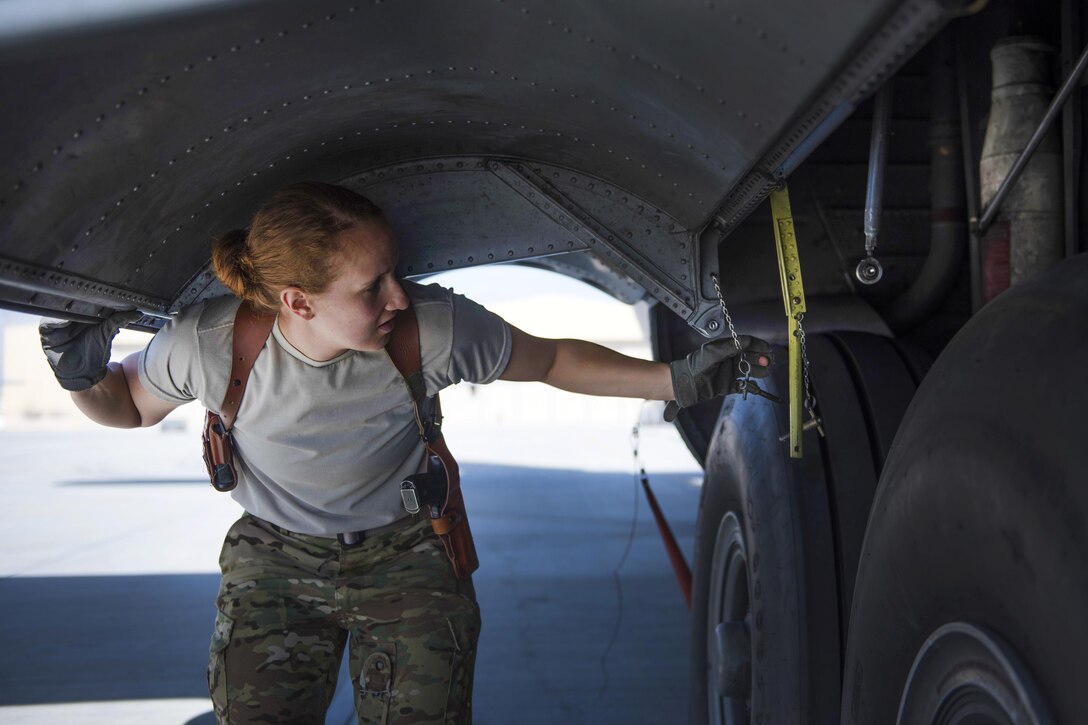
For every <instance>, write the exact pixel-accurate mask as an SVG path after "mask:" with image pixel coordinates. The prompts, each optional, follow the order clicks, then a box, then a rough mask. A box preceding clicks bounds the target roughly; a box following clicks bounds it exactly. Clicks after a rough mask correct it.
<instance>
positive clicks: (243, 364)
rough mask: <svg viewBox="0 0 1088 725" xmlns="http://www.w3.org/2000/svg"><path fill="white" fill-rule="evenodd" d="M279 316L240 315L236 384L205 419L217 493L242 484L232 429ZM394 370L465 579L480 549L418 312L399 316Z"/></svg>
mask: <svg viewBox="0 0 1088 725" xmlns="http://www.w3.org/2000/svg"><path fill="white" fill-rule="evenodd" d="M275 320H276V317H275V315H272V314H268V313H264V312H259V311H257V310H256V309H254V308H253V306H252V305H250V304H249V303H248V302H243V303H242V304H241V305H240V306H239V307H238V311H237V312H236V313H235V317H234V337H233V341H232V352H231V360H232V362H231V371H230V380H229V381H228V383H227V392H226V395H224V397H223V404H222V406H220V410H221V412H220V413H213V412H211V411H210V410H209V411H208V412H207V415H206V416H205V420H204V434H203V437H202V438H203V444H204V465H205V466H206V467H207V469H208V478H209V479H210V480H211V484H212V486H213V487H214V488H215V489H216V490H217V491H230V490H231V489H233V488H234V487H235V486H237V485H238V474H237V471H236V470H235V467H234V450H233V447H232V441H231V430H232V429H233V427H234V420H235V418H236V417H237V416H238V409H239V408H240V407H241V405H242V395H243V394H244V393H245V391H246V383H248V382H249V374H250V372H251V371H252V370H253V363H254V362H256V360H257V356H258V355H259V354H260V353H261V349H262V348H263V347H264V343H265V341H266V340H267V339H268V335H269V333H271V331H272V325H273V323H274V322H275ZM386 351H387V352H388V353H389V357H390V359H391V360H392V361H393V365H395V366H396V368H397V371H398V372H399V373H400V374H401V377H402V378H404V383H405V385H406V386H407V387H408V394H409V395H410V396H411V398H412V406H413V408H414V409H415V417H416V424H417V426H418V427H419V437H420V439H421V440H422V441H423V445H424V447H425V448H426V451H427V455H426V459H427V460H430V457H431V456H437V457H438V459H439V460H440V461H441V462H442V468H443V469H444V471H445V479H446V496H445V500H444V502H443V504H442V506H441V507H440V508H439V510H438V514H439V515H438V516H437V517H436V516H432V517H431V527H432V528H433V529H434V532H435V533H436V534H437V535H438V537H439V538H440V539H441V540H442V545H443V546H444V547H445V549H446V555H447V556H449V559H450V561H451V562H452V563H453V570H454V573H455V575H456V576H457V578H459V579H463V578H465V577H467V576H469V575H470V574H472V572H474V571H476V569H477V567H479V565H480V562H479V559H478V558H477V556H476V547H475V544H473V541H472V531H471V530H470V529H469V525H468V516H467V515H466V513H465V501H464V498H463V497H462V495H461V476H460V472H459V470H458V468H457V461H456V460H454V458H453V454H451V453H450V450H449V448H448V447H447V446H446V440H445V438H443V437H442V408H441V404H440V403H439V400H438V395H437V394H435V395H433V396H430V397H428V396H427V388H426V385H425V384H424V382H423V360H422V358H421V356H420V350H419V325H418V323H417V321H416V313H415V309H414V308H412V307H408V308H407V309H406V310H404V311H403V312H401V313H399V314H398V315H397V317H396V324H395V326H394V328H393V333H392V335H391V336H390V340H389V344H388V345H387V347H386Z"/></svg>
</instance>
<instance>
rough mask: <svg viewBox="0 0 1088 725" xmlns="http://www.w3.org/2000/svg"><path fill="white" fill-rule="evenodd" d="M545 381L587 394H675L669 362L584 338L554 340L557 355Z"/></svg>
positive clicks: (665, 396)
mask: <svg viewBox="0 0 1088 725" xmlns="http://www.w3.org/2000/svg"><path fill="white" fill-rule="evenodd" d="M543 382H545V383H547V384H548V385H551V386H554V387H556V388H559V389H561V390H568V391H570V392H572V393H584V394H586V395H611V396H616V397H621V398H645V399H647V400H672V398H673V397H674V396H673V390H672V377H671V376H670V374H669V366H668V364H667V363H662V362H653V361H651V360H640V359H638V358H633V357H628V356H627V355H623V354H622V353H618V352H616V351H615V350H610V349H608V348H607V347H602V346H601V345H597V344H595V343H592V342H586V341H585V340H555V358H554V360H553V361H552V364H551V367H550V368H549V370H548V372H547V374H546V375H545V376H544V378H543Z"/></svg>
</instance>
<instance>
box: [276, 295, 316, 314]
mask: <svg viewBox="0 0 1088 725" xmlns="http://www.w3.org/2000/svg"><path fill="white" fill-rule="evenodd" d="M280 303H282V305H283V306H284V307H285V308H286V309H287V310H288V311H289V312H290V313H291V314H293V315H295V316H297V317H299V318H301V319H303V320H311V319H313V317H314V309H313V306H312V304H311V303H312V300H311V299H310V297H309V296H308V295H307V294H306V292H305V291H304V290H303V289H301V288H300V287H285V288H284V289H283V291H281V292H280Z"/></svg>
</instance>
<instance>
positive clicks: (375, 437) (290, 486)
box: [139, 282, 511, 536]
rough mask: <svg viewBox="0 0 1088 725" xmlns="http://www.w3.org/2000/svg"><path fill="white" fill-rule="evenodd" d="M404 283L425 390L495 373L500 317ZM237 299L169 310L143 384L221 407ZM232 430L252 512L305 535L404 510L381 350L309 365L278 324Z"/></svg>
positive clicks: (399, 401) (401, 413)
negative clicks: (416, 322)
mask: <svg viewBox="0 0 1088 725" xmlns="http://www.w3.org/2000/svg"><path fill="white" fill-rule="evenodd" d="M404 288H405V291H406V292H407V293H408V296H409V297H410V298H411V299H412V303H413V305H414V307H415V309H416V317H417V318H418V320H419V338H420V353H421V357H422V362H423V377H424V380H425V382H426V385H427V393H428V395H431V394H434V393H437V392H438V391H439V390H441V389H443V388H445V387H447V386H449V385H453V384H455V383H458V382H460V381H462V380H467V381H469V382H474V383H489V382H491V381H492V380H495V379H496V378H498V377H499V375H501V374H502V372H503V371H504V370H505V369H506V364H507V362H509V360H510V346H511V335H510V327H509V326H508V325H507V324H506V323H505V322H504V321H503V320H502V318H500V317H499V316H497V315H495V314H493V313H491V312H489V311H488V310H486V309H485V308H484V307H482V306H480V305H478V304H476V303H475V302H473V301H472V300H469V299H468V298H466V297H463V296H462V295H458V294H455V293H453V292H452V291H451V290H448V289H445V288H443V287H439V286H438V285H433V284H432V285H427V286H423V285H419V284H416V283H412V282H405V283H404ZM239 304H240V302H239V300H238V299H236V298H234V297H220V298H216V299H212V300H208V301H206V302H203V303H201V304H197V305H193V306H192V307H188V308H186V309H184V310H182V311H181V312H180V313H178V315H177V316H175V317H174V318H173V319H172V320H170V321H169V322H168V323H167V324H166V325H165V326H164V327H163V328H162V330H160V331H159V332H158V334H156V335H155V337H154V338H153V339H152V340H151V342H150V343H149V344H148V346H147V348H146V349H145V350H144V351H143V353H142V354H141V356H140V363H139V374H140V382H141V383H143V385H144V387H145V388H147V390H148V391H150V392H151V393H152V394H153V395H155V396H156V397H159V398H161V399H163V400H166V401H170V402H173V403H184V402H188V401H190V400H199V401H201V402H202V403H203V404H204V405H205V406H206V407H207V408H208V409H210V410H212V411H214V412H217V413H218V412H220V405H221V403H222V401H223V396H224V394H225V393H226V389H227V378H228V376H229V375H230V356H231V340H232V335H233V330H234V313H235V311H236V310H237V309H238V305H239ZM233 433H234V446H235V453H236V456H235V462H236V468H237V470H238V474H239V479H240V480H239V483H238V487H237V488H235V489H234V491H232V492H231V495H232V496H233V497H234V499H235V500H236V501H237V502H238V503H239V504H241V505H242V507H244V508H245V510H246V511H248V512H250V513H251V514H253V515H255V516H259V517H261V518H263V519H266V520H268V521H271V522H272V523H274V524H277V525H278V526H282V527H284V528H286V529H290V530H291V531H297V532H299V533H304V534H317V535H324V536H330V535H334V534H337V533H342V532H345V531H359V530H363V529H370V528H374V527H376V526H383V525H385V524H388V523H392V522H393V521H396V520H397V519H399V518H402V517H403V516H405V512H404V508H403V506H402V504H401V498H400V482H401V481H402V480H404V477H405V476H408V475H410V474H412V473H416V472H418V471H420V470H422V465H423V444H422V442H421V441H420V439H419V432H418V429H417V427H416V424H415V417H414V413H413V410H412V401H411V399H410V398H409V395H408V391H407V389H406V387H405V385H404V382H403V379H402V378H401V377H400V374H399V373H398V372H397V369H396V368H395V367H394V365H393V362H392V360H390V359H389V355H388V354H387V353H386V352H385V351H384V350H381V351H378V352H360V351H356V350H349V351H347V352H345V353H344V354H342V355H340V356H338V357H336V358H333V359H332V360H328V361H324V362H316V361H314V360H311V359H309V358H307V357H306V356H305V355H303V354H302V353H301V352H299V351H298V350H297V349H295V348H294V347H293V346H292V345H291V344H290V343H289V342H288V341H287V340H286V339H285V338H284V337H283V335H282V334H281V333H280V331H279V327H278V326H277V325H273V327H272V334H271V335H270V336H269V338H268V340H267V341H266V342H265V345H264V348H263V349H262V351H261V353H260V355H259V356H258V357H257V361H256V363H255V364H254V366H253V372H252V373H251V374H250V378H249V383H248V385H247V387H246V393H245V396H244V398H243V399H242V407H241V408H240V410H239V411H238V417H237V419H236V421H235V424H234V430H233ZM209 495H211V494H209Z"/></svg>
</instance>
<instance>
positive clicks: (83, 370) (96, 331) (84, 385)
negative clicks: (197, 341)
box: [38, 310, 143, 392]
mask: <svg viewBox="0 0 1088 725" xmlns="http://www.w3.org/2000/svg"><path fill="white" fill-rule="evenodd" d="M142 316H143V314H142V313H141V312H139V311H137V310H126V311H123V312H114V313H113V314H112V315H110V316H109V317H107V318H106V319H104V320H102V321H101V322H97V323H87V322H66V321H63V320H46V319H43V320H42V321H41V322H40V323H39V324H38V334H39V335H40V336H41V340H42V350H43V351H44V352H45V358H46V360H48V361H49V366H50V367H51V368H53V374H54V375H55V376H56V378H57V382H59V383H60V385H61V387H62V388H64V389H65V390H71V391H73V392H77V391H80V390H89V389H90V388H93V387H94V386H95V385H97V384H98V383H99V382H100V381H101V380H102V379H103V378H104V377H106V364H107V363H108V362H109V359H110V347H111V346H112V344H113V338H115V337H117V333H118V332H119V331H120V329H121V328H122V327H124V326H125V325H128V324H131V323H133V322H135V321H136V320H138V319H140V318H141V317H142Z"/></svg>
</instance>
